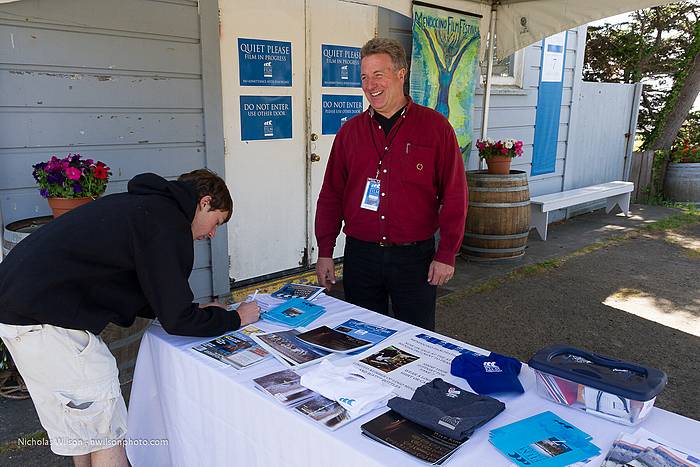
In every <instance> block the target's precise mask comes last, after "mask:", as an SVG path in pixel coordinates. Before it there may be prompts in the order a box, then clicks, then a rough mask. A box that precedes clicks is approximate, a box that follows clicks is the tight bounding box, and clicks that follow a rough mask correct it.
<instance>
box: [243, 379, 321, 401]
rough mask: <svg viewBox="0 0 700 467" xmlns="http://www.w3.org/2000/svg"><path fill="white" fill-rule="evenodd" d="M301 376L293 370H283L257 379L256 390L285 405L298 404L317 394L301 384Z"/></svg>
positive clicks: (255, 381)
mask: <svg viewBox="0 0 700 467" xmlns="http://www.w3.org/2000/svg"><path fill="white" fill-rule="evenodd" d="M300 380H301V376H299V375H298V374H296V373H295V372H293V371H292V370H282V371H276V372H274V373H270V374H269V375H265V376H261V377H259V378H255V379H254V380H253V382H254V383H255V388H256V389H259V390H260V391H262V392H264V393H265V394H267V395H269V396H271V397H274V398H275V399H276V400H277V401H278V402H281V403H282V404H284V405H294V404H298V403H300V402H302V401H304V400H306V399H308V398H310V397H313V396H314V395H315V394H316V393H315V392H313V391H312V390H311V389H307V388H305V387H304V386H302V385H301V383H300V382H299V381H300Z"/></svg>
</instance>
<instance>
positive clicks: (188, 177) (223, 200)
mask: <svg viewBox="0 0 700 467" xmlns="http://www.w3.org/2000/svg"><path fill="white" fill-rule="evenodd" d="M177 181H178V182H185V183H187V184H189V185H190V186H191V187H193V188H194V190H195V191H196V192H197V200H200V199H202V198H204V197H205V196H211V203H210V205H211V209H213V210H216V211H226V212H228V216H227V217H226V221H225V222H228V221H229V219H231V215H232V214H233V199H232V198H231V193H229V191H228V187H227V186H226V182H225V181H224V179H222V178H221V177H219V176H218V175H217V174H216V173H214V172H212V171H211V170H209V169H197V170H193V171H192V172H187V173H185V174H182V175H180V176H179V177H178V179H177Z"/></svg>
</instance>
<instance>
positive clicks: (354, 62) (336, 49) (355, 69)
mask: <svg viewBox="0 0 700 467" xmlns="http://www.w3.org/2000/svg"><path fill="white" fill-rule="evenodd" d="M321 64H322V66H321V68H322V75H321V76H322V80H321V81H322V82H321V86H324V87H341V88H359V87H360V86H361V85H362V82H361V81H360V48H359V47H346V46H343V45H328V44H321Z"/></svg>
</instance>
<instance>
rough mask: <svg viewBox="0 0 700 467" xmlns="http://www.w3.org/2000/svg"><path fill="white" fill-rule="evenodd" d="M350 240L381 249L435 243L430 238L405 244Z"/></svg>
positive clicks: (351, 238) (350, 238)
mask: <svg viewBox="0 0 700 467" xmlns="http://www.w3.org/2000/svg"><path fill="white" fill-rule="evenodd" d="M348 239H349V240H351V241H353V242H357V243H364V244H366V245H376V246H380V247H382V248H389V247H401V246H415V245H419V244H421V243H424V242H432V241H434V240H433V238H432V237H431V238H429V239H427V240H419V241H417V242H403V243H401V242H367V241H365V240H359V239H357V238H353V237H348Z"/></svg>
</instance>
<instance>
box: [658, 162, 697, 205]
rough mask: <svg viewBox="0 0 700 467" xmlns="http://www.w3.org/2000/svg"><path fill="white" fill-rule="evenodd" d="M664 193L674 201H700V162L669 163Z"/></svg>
mask: <svg viewBox="0 0 700 467" xmlns="http://www.w3.org/2000/svg"><path fill="white" fill-rule="evenodd" d="M664 194H665V195H666V197H667V198H668V199H670V200H672V201H680V202H683V203H700V163H693V162H682V163H681V162H676V163H671V164H668V168H667V169H666V181H665V182H664Z"/></svg>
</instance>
